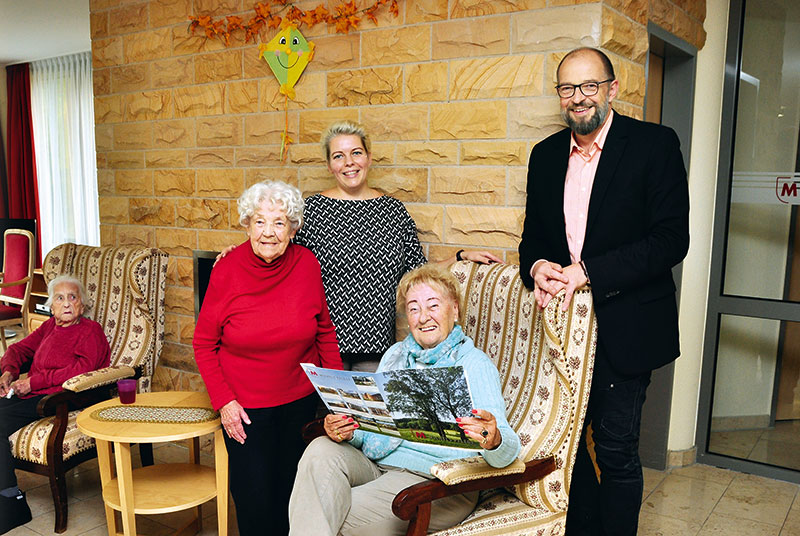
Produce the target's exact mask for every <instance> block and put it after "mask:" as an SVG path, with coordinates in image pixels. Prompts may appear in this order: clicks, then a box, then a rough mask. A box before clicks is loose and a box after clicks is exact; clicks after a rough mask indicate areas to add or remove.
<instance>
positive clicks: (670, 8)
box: [648, 0, 676, 31]
mask: <svg viewBox="0 0 800 536" xmlns="http://www.w3.org/2000/svg"><path fill="white" fill-rule="evenodd" d="M675 9H676V8H675V4H673V3H672V2H670V1H669V0H650V11H649V14H648V16H649V20H650V22H652V23H654V24H657V25H659V26H661V27H662V28H664V29H665V30H667V31H672V24H673V22H674V21H675Z"/></svg>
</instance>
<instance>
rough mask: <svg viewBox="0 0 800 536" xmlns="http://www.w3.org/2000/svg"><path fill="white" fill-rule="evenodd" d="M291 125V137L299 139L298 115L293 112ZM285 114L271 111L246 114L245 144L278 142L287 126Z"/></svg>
mask: <svg viewBox="0 0 800 536" xmlns="http://www.w3.org/2000/svg"><path fill="white" fill-rule="evenodd" d="M290 123H294V125H291V124H290V126H289V137H290V138H291V139H293V140H296V139H297V117H296V115H294V114H292V120H290ZM285 124H286V123H285V119H284V114H282V113H280V112H271V113H263V114H255V115H246V116H245V118H244V143H245V145H265V144H278V143H280V142H281V134H283V129H284V126H285Z"/></svg>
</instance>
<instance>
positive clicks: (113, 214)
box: [98, 197, 128, 223]
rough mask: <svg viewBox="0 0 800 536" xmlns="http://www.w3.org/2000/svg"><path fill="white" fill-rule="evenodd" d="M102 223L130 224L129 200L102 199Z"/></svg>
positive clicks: (118, 198) (100, 203) (121, 198)
mask: <svg viewBox="0 0 800 536" xmlns="http://www.w3.org/2000/svg"><path fill="white" fill-rule="evenodd" d="M98 203H99V209H100V223H128V199H127V198H126V197H100V198H98Z"/></svg>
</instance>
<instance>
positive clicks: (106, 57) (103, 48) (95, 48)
mask: <svg viewBox="0 0 800 536" xmlns="http://www.w3.org/2000/svg"><path fill="white" fill-rule="evenodd" d="M122 61H123V54H122V38H121V37H110V38H108V39H93V40H92V67H94V68H95V69H100V68H102V67H113V66H115V65H121V64H122Z"/></svg>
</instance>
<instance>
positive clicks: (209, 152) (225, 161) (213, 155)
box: [188, 149, 234, 168]
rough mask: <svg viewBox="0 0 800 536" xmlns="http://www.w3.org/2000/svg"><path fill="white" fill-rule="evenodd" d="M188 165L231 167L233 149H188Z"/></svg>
mask: <svg viewBox="0 0 800 536" xmlns="http://www.w3.org/2000/svg"><path fill="white" fill-rule="evenodd" d="M188 157H189V167H195V168H197V167H231V166H233V158H234V156H233V149H197V150H194V151H189V154H188Z"/></svg>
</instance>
